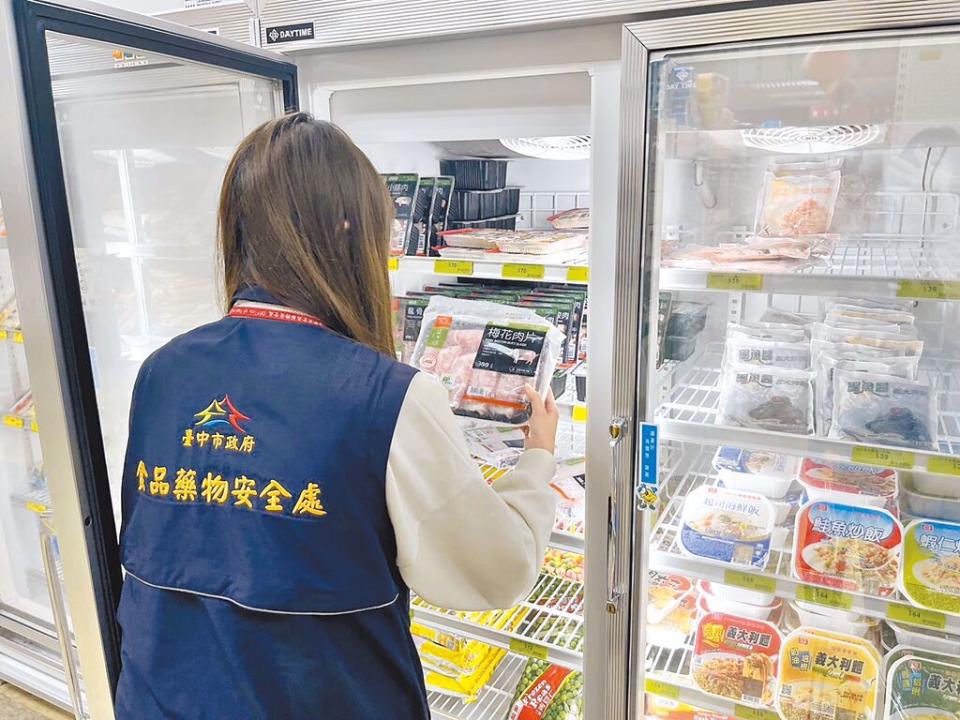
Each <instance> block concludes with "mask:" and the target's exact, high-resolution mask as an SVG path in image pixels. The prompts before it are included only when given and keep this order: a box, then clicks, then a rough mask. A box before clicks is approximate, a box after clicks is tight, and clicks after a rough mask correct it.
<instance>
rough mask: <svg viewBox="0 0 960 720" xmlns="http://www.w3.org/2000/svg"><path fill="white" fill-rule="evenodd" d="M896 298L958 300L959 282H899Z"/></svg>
mask: <svg viewBox="0 0 960 720" xmlns="http://www.w3.org/2000/svg"><path fill="white" fill-rule="evenodd" d="M897 297H902V298H916V299H918V300H958V299H960V282H957V281H955V280H901V281H900V282H899V283H898V285H897Z"/></svg>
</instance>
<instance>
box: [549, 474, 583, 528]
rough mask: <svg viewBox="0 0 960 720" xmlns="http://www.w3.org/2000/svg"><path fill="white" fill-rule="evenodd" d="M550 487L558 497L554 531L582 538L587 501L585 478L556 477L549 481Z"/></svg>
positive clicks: (572, 476) (575, 476)
mask: <svg viewBox="0 0 960 720" xmlns="http://www.w3.org/2000/svg"><path fill="white" fill-rule="evenodd" d="M550 487H551V488H552V489H553V491H554V492H555V493H557V495H558V496H559V500H558V501H557V514H556V518H555V519H554V525H553V528H554V530H557V531H559V532H563V533H568V534H570V535H580V536H582V535H583V526H584V518H585V513H586V500H587V497H586V495H587V493H586V476H585V475H583V474H580V475H567V476H560V475H558V476H557V477H555V478H553V480H551V481H550Z"/></svg>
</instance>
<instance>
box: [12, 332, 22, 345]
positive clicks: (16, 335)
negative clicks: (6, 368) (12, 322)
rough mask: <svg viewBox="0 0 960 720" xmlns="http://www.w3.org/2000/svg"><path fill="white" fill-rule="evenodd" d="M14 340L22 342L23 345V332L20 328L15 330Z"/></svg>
mask: <svg viewBox="0 0 960 720" xmlns="http://www.w3.org/2000/svg"><path fill="white" fill-rule="evenodd" d="M13 341H14V342H15V343H20V344H21V345H23V333H22V332H20V331H19V330H17V331H15V332H14V333H13Z"/></svg>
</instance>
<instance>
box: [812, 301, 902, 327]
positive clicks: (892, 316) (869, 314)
mask: <svg viewBox="0 0 960 720" xmlns="http://www.w3.org/2000/svg"><path fill="white" fill-rule="evenodd" d="M825 307H826V315H827V316H828V317H829V316H831V315H833V316H836V317H846V318H855V319H859V320H877V321H879V322H885V323H893V324H895V325H913V324H914V322H915V321H916V319H915V317H914V315H913V313H911V312H908V311H907V310H899V309H894V308H866V307H861V306H860V305H848V304H846V303H838V302H833V303H828V304H826V305H825Z"/></svg>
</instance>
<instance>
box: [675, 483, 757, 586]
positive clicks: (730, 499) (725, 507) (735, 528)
mask: <svg viewBox="0 0 960 720" xmlns="http://www.w3.org/2000/svg"><path fill="white" fill-rule="evenodd" d="M681 523H682V527H681V529H680V542H679V547H680V550H681V552H682V553H683V554H685V555H692V556H697V557H702V558H706V559H708V560H712V561H714V562H717V563H723V564H732V565H748V566H752V567H755V568H759V569H761V570H762V569H763V568H765V567H766V565H767V561H768V560H769V558H770V536H771V534H772V532H773V524H774V520H773V506H772V505H771V504H770V501H769V500H767V499H766V498H765V497H763V496H762V495H758V494H757V493H748V492H740V491H736V490H727V489H725V488H718V487H714V486H711V485H702V486H700V487H698V488H697V489H696V490H694V491H692V492H690V493H689V494H688V495H687V496H686V498H685V499H684V502H683V512H682V514H681Z"/></svg>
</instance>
